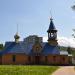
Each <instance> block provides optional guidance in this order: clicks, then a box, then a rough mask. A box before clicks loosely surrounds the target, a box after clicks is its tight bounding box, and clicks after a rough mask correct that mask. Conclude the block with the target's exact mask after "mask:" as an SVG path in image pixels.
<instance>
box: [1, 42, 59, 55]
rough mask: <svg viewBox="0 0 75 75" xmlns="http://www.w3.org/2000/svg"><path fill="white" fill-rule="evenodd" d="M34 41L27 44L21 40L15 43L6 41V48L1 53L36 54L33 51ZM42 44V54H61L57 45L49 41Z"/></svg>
mask: <svg viewBox="0 0 75 75" xmlns="http://www.w3.org/2000/svg"><path fill="white" fill-rule="evenodd" d="M33 45H34V43H29V44H26V43H24V42H22V41H21V42H19V43H15V42H6V44H5V49H4V50H3V51H2V52H0V55H1V54H7V53H13V54H16V53H24V54H27V55H34V54H36V53H34V52H33V50H32V47H33ZM41 45H42V47H43V48H42V50H41V52H40V54H43V55H48V54H60V52H59V50H58V48H57V46H51V45H49V44H48V43H41Z"/></svg>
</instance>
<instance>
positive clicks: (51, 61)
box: [2, 54, 71, 64]
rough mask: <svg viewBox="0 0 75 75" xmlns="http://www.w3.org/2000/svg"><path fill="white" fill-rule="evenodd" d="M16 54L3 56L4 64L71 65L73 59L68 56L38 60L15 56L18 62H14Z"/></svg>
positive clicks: (40, 58) (33, 57) (47, 57)
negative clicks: (70, 61)
mask: <svg viewBox="0 0 75 75" xmlns="http://www.w3.org/2000/svg"><path fill="white" fill-rule="evenodd" d="M13 55H14V54H5V55H3V56H2V64H69V60H70V59H71V58H70V57H68V56H67V55H48V56H39V58H38V60H37V59H36V57H35V56H27V55H25V54H15V55H16V60H15V62H14V61H13V57H12V56H13Z"/></svg>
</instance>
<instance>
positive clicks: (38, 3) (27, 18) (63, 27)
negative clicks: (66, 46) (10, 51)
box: [0, 0, 75, 42]
mask: <svg viewBox="0 0 75 75" xmlns="http://www.w3.org/2000/svg"><path fill="white" fill-rule="evenodd" d="M73 4H75V0H0V42H5V41H8V40H11V41H12V40H13V39H14V34H15V33H16V31H17V24H18V25H19V34H20V37H21V39H23V38H25V37H26V36H28V35H34V34H36V35H39V36H43V37H44V36H47V32H46V31H47V29H48V27H49V22H50V20H49V17H50V16H51V15H50V10H51V12H52V16H53V19H54V20H53V21H54V24H55V26H56V28H57V29H58V36H63V37H71V34H72V29H73V28H75V11H73V10H72V9H71V6H72V5H73Z"/></svg>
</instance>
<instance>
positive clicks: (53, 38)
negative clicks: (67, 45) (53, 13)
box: [47, 18, 58, 46]
mask: <svg viewBox="0 0 75 75" xmlns="http://www.w3.org/2000/svg"><path fill="white" fill-rule="evenodd" d="M47 33H48V43H49V44H50V45H53V46H56V45H58V42H57V30H56V28H55V26H54V23H53V19H52V18H50V25H49V29H48V30H47Z"/></svg>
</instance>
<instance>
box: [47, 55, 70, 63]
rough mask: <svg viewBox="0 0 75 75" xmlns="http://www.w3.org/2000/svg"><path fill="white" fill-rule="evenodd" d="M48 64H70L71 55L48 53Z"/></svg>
mask: <svg viewBox="0 0 75 75" xmlns="http://www.w3.org/2000/svg"><path fill="white" fill-rule="evenodd" d="M47 61H48V64H69V57H68V56H67V55H48V57H47Z"/></svg>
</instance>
